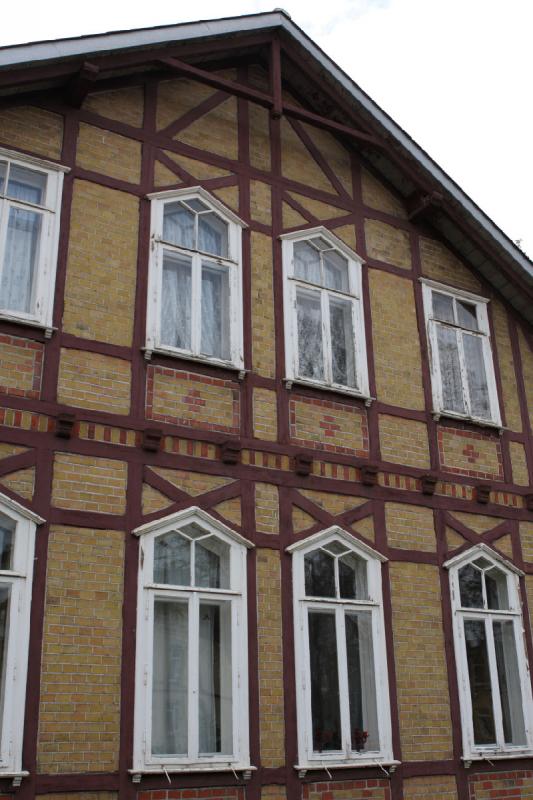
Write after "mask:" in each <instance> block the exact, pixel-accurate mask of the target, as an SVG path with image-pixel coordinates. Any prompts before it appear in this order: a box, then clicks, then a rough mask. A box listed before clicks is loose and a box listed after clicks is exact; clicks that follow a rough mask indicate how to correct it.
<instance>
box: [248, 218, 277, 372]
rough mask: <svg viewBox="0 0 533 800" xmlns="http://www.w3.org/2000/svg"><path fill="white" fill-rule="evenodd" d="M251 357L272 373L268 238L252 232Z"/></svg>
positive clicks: (256, 368)
mask: <svg viewBox="0 0 533 800" xmlns="http://www.w3.org/2000/svg"><path fill="white" fill-rule="evenodd" d="M251 241H252V359H253V366H254V371H255V372H257V373H258V374H259V375H263V376H264V377H265V378H273V377H274V376H275V374H276V356H275V350H274V341H275V330H274V287H273V268H272V240H271V239H270V237H269V236H265V235H264V234H262V233H255V232H252V237H251Z"/></svg>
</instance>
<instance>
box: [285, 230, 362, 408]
mask: <svg viewBox="0 0 533 800" xmlns="http://www.w3.org/2000/svg"><path fill="white" fill-rule="evenodd" d="M282 240H283V270H284V286H285V295H284V304H285V332H286V333H285V348H286V370H287V379H288V380H290V381H293V380H294V381H298V382H302V383H311V384H315V385H318V386H323V387H326V388H334V389H340V390H341V391H348V392H351V393H352V394H356V395H361V396H363V397H367V396H368V376H367V366H366V344H365V332H364V331H365V329H364V319H363V303H362V296H361V265H362V263H363V262H362V260H361V259H360V258H359V256H358V255H356V254H355V253H354V252H352V251H351V250H350V249H349V248H348V247H346V245H345V244H343V242H341V241H340V239H337V237H336V236H333V234H331V233H330V232H329V231H327V230H326V229H325V228H315V229H313V230H307V231H304V232H300V233H295V234H288V235H286V236H282Z"/></svg>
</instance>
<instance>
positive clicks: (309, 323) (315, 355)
mask: <svg viewBox="0 0 533 800" xmlns="http://www.w3.org/2000/svg"><path fill="white" fill-rule="evenodd" d="M296 315H297V322H298V375H299V376H300V377H302V378H314V379H315V380H320V381H323V380H324V355H323V351H322V310H321V307H320V295H319V294H318V293H317V294H309V293H308V292H306V293H305V294H304V293H303V292H298V293H297V295H296Z"/></svg>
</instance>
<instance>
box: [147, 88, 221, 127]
mask: <svg viewBox="0 0 533 800" xmlns="http://www.w3.org/2000/svg"><path fill="white" fill-rule="evenodd" d="M214 93H215V90H214V89H212V88H211V87H210V86H205V85H204V84H203V83H198V82H197V81H192V80H188V79H187V78H176V79H175V80H171V81H160V82H159V83H158V85H157V117H156V124H157V129H158V130H160V129H161V128H166V126H167V125H170V123H171V122H174V120H176V119H179V118H180V117H182V116H183V115H184V114H186V113H187V112H188V111H190V110H191V109H193V108H195V107H196V106H197V105H199V104H200V103H202V102H203V101H204V100H207V98H208V97H211V96H212V95H213V94H214Z"/></svg>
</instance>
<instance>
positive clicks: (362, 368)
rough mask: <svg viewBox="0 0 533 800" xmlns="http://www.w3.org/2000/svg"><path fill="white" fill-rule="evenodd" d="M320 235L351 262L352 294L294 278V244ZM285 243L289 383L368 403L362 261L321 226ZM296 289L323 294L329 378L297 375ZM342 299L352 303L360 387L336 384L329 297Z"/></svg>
mask: <svg viewBox="0 0 533 800" xmlns="http://www.w3.org/2000/svg"><path fill="white" fill-rule="evenodd" d="M317 236H320V237H321V238H323V239H325V240H326V241H327V242H328V243H329V244H330V245H331V246H332V247H333V248H334V249H335V250H337V251H338V252H339V253H340V254H341V255H342V256H343V257H344V258H346V259H347V260H348V275H349V284H350V291H349V292H348V293H346V292H339V291H336V290H334V289H326V288H324V287H322V286H319V285H317V284H314V283H308V282H307V281H304V280H302V279H300V278H296V277H295V276H294V245H295V244H296V243H298V242H305V241H306V240H307V239H312V238H316V237H317ZM280 239H281V242H282V260H283V306H284V317H285V371H286V380H287V381H288V382H289V383H299V384H300V383H301V384H304V385H305V384H307V385H310V386H318V387H320V388H323V389H330V390H334V391H338V392H342V393H343V394H351V395H354V396H355V397H361V398H363V399H365V400H368V399H370V394H369V385H368V364H367V352H366V335H365V319H364V307H363V285H362V267H363V264H364V263H365V262H364V261H363V259H362V258H361V257H360V256H358V255H357V253H355V252H354V251H353V250H351V249H350V248H349V247H347V246H346V245H345V244H344V242H342V241H341V240H340V239H339V238H338V237H337V236H335V235H334V234H333V233H331V231H329V230H327V228H324V227H322V226H320V227H317V228H309V229H307V230H304V231H296V232H294V233H286V234H283V235H282V236H280ZM297 289H301V290H302V289H303V290H304V291H305V290H306V289H307V290H312V291H313V292H320V297H321V311H322V347H323V353H324V368H325V374H326V379H325V380H323V381H322V380H316V379H313V378H308V377H305V376H300V375H299V374H298V321H297V314H296V292H297ZM329 296H334V297H340V298H342V299H343V300H349V301H351V303H352V324H353V330H354V336H355V343H354V346H355V351H354V354H355V374H356V382H357V387H355V388H354V387H351V386H344V385H343V384H340V383H335V382H334V381H333V378H332V364H331V342H330V338H331V337H330V329H329V304H328V302H327V301H328V297H329Z"/></svg>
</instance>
